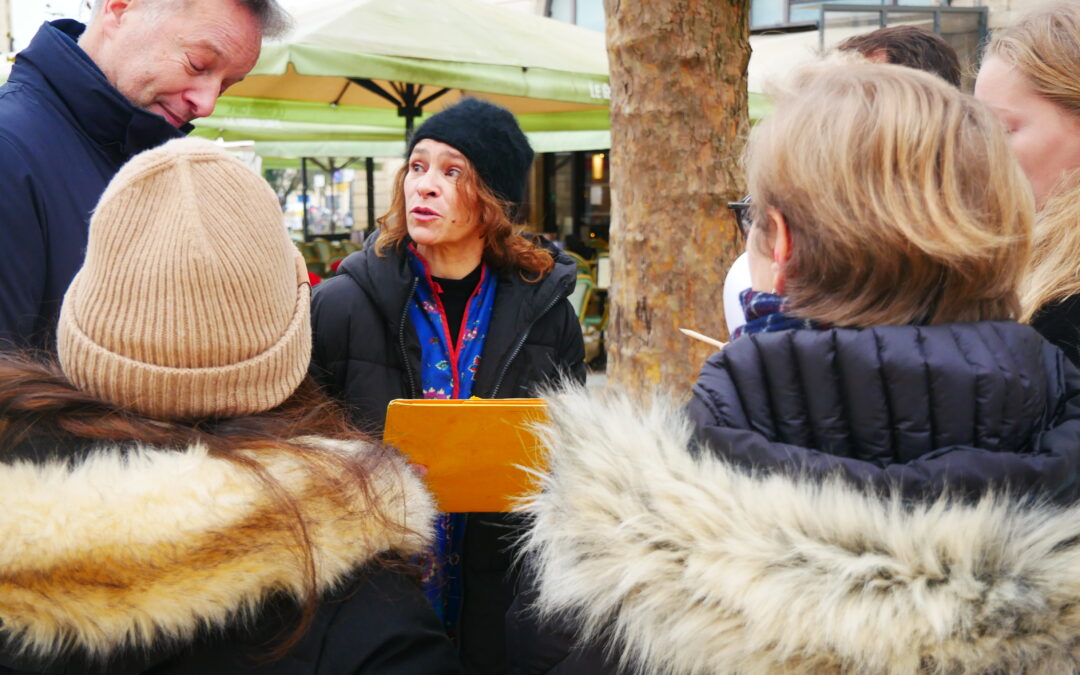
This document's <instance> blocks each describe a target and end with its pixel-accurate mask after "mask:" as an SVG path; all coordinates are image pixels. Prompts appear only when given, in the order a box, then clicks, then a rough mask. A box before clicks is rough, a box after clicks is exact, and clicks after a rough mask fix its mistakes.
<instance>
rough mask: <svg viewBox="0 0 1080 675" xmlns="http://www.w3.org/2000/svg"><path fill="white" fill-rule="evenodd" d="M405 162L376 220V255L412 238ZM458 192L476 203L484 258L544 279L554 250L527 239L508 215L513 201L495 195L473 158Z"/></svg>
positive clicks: (474, 211)
mask: <svg viewBox="0 0 1080 675" xmlns="http://www.w3.org/2000/svg"><path fill="white" fill-rule="evenodd" d="M408 171H409V162H405V164H404V165H402V167H401V168H400V169H398V172H397V174H396V175H395V176H394V189H393V192H392V193H391V198H390V210H389V211H387V212H386V213H385V214H383V215H382V216H381V217H380V218H378V219H376V221H375V222H377V223H378V224H379V236H378V238H377V239H376V240H375V253H376V255H379V256H383V255H386V252H387V251H389V250H391V249H400V248H401V247H402V246H404V245H405V244H406V242H408V241H410V239H409V229H408V225H407V223H406V220H405V189H404V185H405V175H406V174H407V173H408ZM458 192H459V196H460V199H461V200H463V203H465V204H472V205H473V208H472V209H471V210H470V217H471V218H473V219H474V222H476V224H477V225H479V226H480V228H481V232H482V233H483V237H484V262H486V263H487V264H489V265H491V266H492V267H494V268H495V269H498V270H509V269H515V268H516V269H517V270H518V272H519V274H520V275H521V277H522V278H523V279H525V281H530V282H532V281H540V280H541V279H543V278H544V277H545V276H546V275H547V273H548V272H550V271H551V270H552V268H554V267H555V259H554V258H552V257H551V254H550V253H548V252H547V251H545V250H544V249H543V248H541V247H540V246H538V245H537V244H536V243H534V242H532V241H530V240H528V239H526V238H525V237H523V236H522V235H521V233H520V232H518V231H517V229H516V228H515V227H514V225H513V223H512V222H511V220H510V216H509V215H508V214H509V213H510V211H511V205H510V204H509V203H507V202H505V201H503V200H501V199H499V198H498V196H496V195H495V193H494V192H492V191H491V189H490V188H489V187H488V186H487V185H486V184H485V183H484V181H483V180H482V179H481V178H480V173H479V172H478V171H477V170H476V169H475V168H474V167H473V165H472V162H468V161H466V162H465V163H464V166H463V167H462V174H461V177H460V178H459V179H458Z"/></svg>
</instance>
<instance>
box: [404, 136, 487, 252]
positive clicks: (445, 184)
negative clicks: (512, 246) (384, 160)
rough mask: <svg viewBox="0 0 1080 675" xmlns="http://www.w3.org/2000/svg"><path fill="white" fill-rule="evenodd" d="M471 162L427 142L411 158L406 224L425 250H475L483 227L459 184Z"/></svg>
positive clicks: (406, 185)
mask: <svg viewBox="0 0 1080 675" xmlns="http://www.w3.org/2000/svg"><path fill="white" fill-rule="evenodd" d="M470 168H471V167H470V166H469V160H468V159H466V157H465V155H463V154H461V153H460V152H458V151H457V150H455V149H454V148H453V147H451V146H449V145H447V144H446V143H442V142H440V141H436V140H432V139H430V138H425V139H423V140H421V141H420V142H419V143H417V144H416V147H414V148H413V151H412V154H411V155H409V166H408V170H407V171H406V173H405V182H404V185H403V188H404V190H405V224H406V226H407V227H408V230H409V237H411V238H412V240H413V241H414V242H416V244H417V246H419V247H421V248H422V249H423V248H436V249H437V248H440V247H447V248H456V247H460V246H462V245H464V246H467V247H474V246H475V245H476V243H477V241H480V244H481V250H482V239H481V238H480V226H479V225H478V224H476V223H475V222H474V221H473V219H472V218H470V217H469V216H470V213H469V210H470V207H471V206H472V205H469V204H463V203H462V202H463V199H462V195H461V193H460V192H459V190H458V187H459V181H460V180H461V176H462V174H463V173H464V171H465V170H466V169H470Z"/></svg>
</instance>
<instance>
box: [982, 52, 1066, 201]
mask: <svg viewBox="0 0 1080 675" xmlns="http://www.w3.org/2000/svg"><path fill="white" fill-rule="evenodd" d="M975 98H977V99H979V100H980V101H982V102H983V103H985V104H986V105H987V106H988V107H989V108H990V109H991V110H993V111H994V113H995V114H996V115H997V116H998V118H999V119H1000V120H1001V121H1002V123H1004V124H1005V129H1006V131H1008V133H1009V145H1010V147H1011V148H1012V151H1013V154H1015V155H1016V158H1017V159H1018V160H1019V162H1020V168H1022V169H1023V170H1024V173H1025V174H1027V177H1028V180H1029V181H1030V182H1031V189H1032V191H1033V192H1034V194H1035V203H1036V204H1037V205H1038V206H1040V207H1041V206H1042V204H1043V202H1044V201H1045V200H1046V197H1047V196H1048V195H1049V194H1050V192H1051V190H1052V188H1053V187H1054V185H1055V184H1056V183H1057V182H1058V180H1059V179H1060V178H1061V177H1062V175H1063V174H1064V173H1066V172H1068V171H1070V170H1073V169H1077V168H1080V117H1077V116H1075V115H1072V114H1070V113H1069V112H1068V111H1066V110H1065V109H1064V108H1062V107H1061V106H1059V105H1057V104H1056V103H1053V102H1051V101H1050V100H1048V99H1046V98H1043V97H1042V96H1040V95H1039V94H1037V93H1035V91H1034V89H1032V87H1031V85H1030V84H1029V83H1028V80H1027V78H1026V76H1025V75H1024V74H1023V73H1022V72H1020V71H1019V70H1017V69H1016V68H1015V67H1013V66H1012V65H1010V64H1009V63H1007V62H1006V61H1003V60H1001V59H1000V58H997V57H995V56H991V57H989V58H987V59H986V60H985V61H984V62H983V65H982V68H981V69H980V70H979V77H978V79H977V80H976V81H975Z"/></svg>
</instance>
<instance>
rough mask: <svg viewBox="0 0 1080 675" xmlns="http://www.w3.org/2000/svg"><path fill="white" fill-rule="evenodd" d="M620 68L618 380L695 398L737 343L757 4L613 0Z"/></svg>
mask: <svg viewBox="0 0 1080 675" xmlns="http://www.w3.org/2000/svg"><path fill="white" fill-rule="evenodd" d="M604 8H605V10H606V13H607V47H608V57H609V60H610V62H611V89H612V94H611V147H612V150H611V159H612V166H611V190H612V225H611V242H610V244H611V260H612V286H611V292H610V302H611V305H610V311H611V320H610V323H609V332H608V335H607V368H608V379H609V382H610V383H611V384H612V385H613V386H617V387H619V388H623V389H624V390H630V391H643V390H647V389H650V388H652V387H655V386H656V385H661V386H664V387H668V388H670V389H673V390H675V391H686V390H688V388H689V386H690V385H691V384H692V383H693V382H694V380H695V379H696V377H697V374H698V371H699V370H700V368H701V365H702V363H703V362H704V360H705V358H706V357H708V355H709V354H710V353H712V352H713V351H715V348H713V347H709V346H708V345H706V344H704V343H701V342H698V341H697V340H692V339H690V338H688V337H686V336H684V335H683V334H682V333H680V332H679V328H689V329H692V330H696V331H698V332H701V333H705V334H706V335H710V336H713V337H716V338H718V339H727V330H726V326H725V323H724V309H723V297H722V296H723V287H724V276H725V275H726V273H727V270H728V268H729V267H730V265H731V263H732V261H733V260H734V259H735V258H736V257H737V256H738V255H739V253H741V252H742V249H743V246H744V244H743V242H742V241H741V238H740V237H739V235H738V234H737V230H736V228H735V225H734V221H733V219H732V217H731V214H730V212H729V211H728V210H727V202H728V201H732V200H736V199H740V198H741V197H742V196H743V192H742V191H743V190H744V189H745V187H744V178H743V172H742V167H741V164H740V157H741V153H742V149H743V145H744V143H745V140H746V134H747V131H748V129H749V121H748V114H747V113H748V111H747V93H746V67H747V64H748V62H749V60H750V43H749V38H748V34H749V29H748V26H749V0H648V1H645V0H604Z"/></svg>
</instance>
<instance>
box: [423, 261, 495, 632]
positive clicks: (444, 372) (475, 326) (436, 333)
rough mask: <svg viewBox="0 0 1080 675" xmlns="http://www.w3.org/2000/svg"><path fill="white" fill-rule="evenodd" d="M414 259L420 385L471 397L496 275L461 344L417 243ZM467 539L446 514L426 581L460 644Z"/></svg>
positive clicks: (474, 303)
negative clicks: (452, 332) (452, 333)
mask: <svg viewBox="0 0 1080 675" xmlns="http://www.w3.org/2000/svg"><path fill="white" fill-rule="evenodd" d="M408 260H409V266H410V268H411V269H412V271H413V274H415V275H416V276H418V277H419V278H420V283H419V284H417V285H416V295H415V296H414V298H413V304H412V305H411V306H410V307H409V318H410V319H411V320H412V325H413V328H414V329H415V330H416V335H417V337H418V338H420V387H421V389H422V390H423V394H424V398H457V399H462V398H469V397H470V396H472V388H473V382H474V380H475V379H476V371H477V370H478V369H479V367H480V356H481V354H482V353H483V351H484V340H485V338H486V337H487V332H488V327H489V325H490V324H491V310H492V308H493V307H494V305H495V286H496V284H495V278H494V275H493V274H491V273H490V270H489V269H488V267H487V265H484V267H483V268H482V269H481V271H480V282H479V283H478V284H477V285H476V290H475V291H473V294H472V296H470V298H469V301H468V303H467V304H466V305H465V316H464V317H462V320H461V331H460V333H459V334H458V339H457V345H456V346H455V345H454V341H453V340H451V339H450V328H449V323H448V322H447V320H446V311H445V310H444V308H443V305H442V301H441V300H440V299H439V292H440V291H441V289H440V288H439V287H438V284H437V283H436V282H435V280H434V279H432V278H431V271H430V270H429V268H428V265H427V261H425V260H424V258H423V256H421V255H420V253H419V252H418V251H417V250H416V249H415V248H414V247H413V246H412V245H410V246H409V249H408ZM464 541H465V514H463V513H443V514H440V515H439V518H438V519H437V520H436V528H435V543H434V544H433V550H432V556H431V557H430V560H429V562H428V564H427V565H426V566H425V568H424V570H423V577H422V583H423V586H424V594H425V595H426V596H427V599H428V601H429V602H430V603H431V605H432V607H434V608H435V612H436V614H438V615H439V618H440V619H441V620H442V622H443V627H444V628H445V629H446V633H447V635H449V636H450V638H451V639H453V640H455V642H456V640H457V627H458V619H459V618H460V615H461V599H462V583H461V578H462V577H461V553H462V550H463V548H464Z"/></svg>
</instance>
